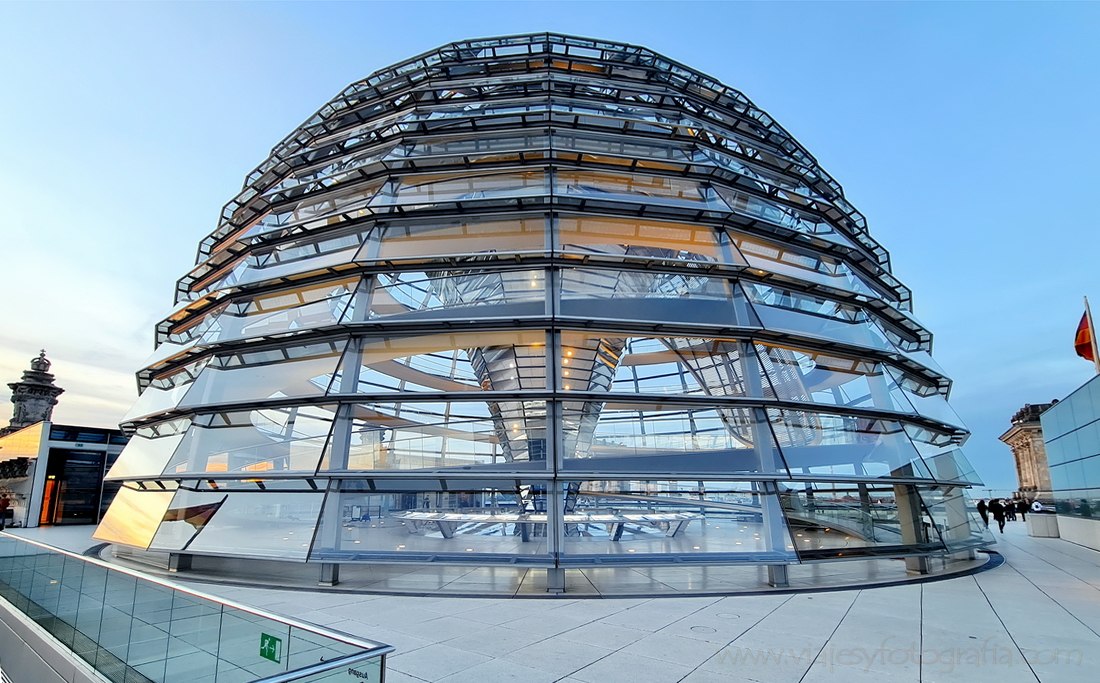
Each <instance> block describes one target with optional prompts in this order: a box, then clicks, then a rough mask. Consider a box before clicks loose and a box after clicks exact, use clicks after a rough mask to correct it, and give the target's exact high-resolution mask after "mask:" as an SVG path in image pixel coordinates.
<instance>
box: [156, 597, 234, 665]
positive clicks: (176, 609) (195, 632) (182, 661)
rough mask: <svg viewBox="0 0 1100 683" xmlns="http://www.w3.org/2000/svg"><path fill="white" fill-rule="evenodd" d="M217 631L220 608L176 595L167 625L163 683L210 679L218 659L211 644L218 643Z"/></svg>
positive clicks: (202, 601) (219, 620)
mask: <svg viewBox="0 0 1100 683" xmlns="http://www.w3.org/2000/svg"><path fill="white" fill-rule="evenodd" d="M220 627H221V606H220V605H217V604H214V603H211V602H208V601H206V600H200V599H196V598H193V597H191V596H189V595H186V594H184V593H180V592H178V591H177V592H175V594H174V595H173V596H172V612H171V621H170V622H169V623H168V633H169V634H170V636H171V640H170V641H169V643H168V661H167V663H166V665H165V671H164V680H165V681H174V680H192V681H202V680H203V677H204V676H209V677H210V678H211V679H212V678H213V676H214V674H215V672H217V668H218V659H217V656H216V654H215V653H216V652H217V650H216V649H214V648H212V647H211V646H210V644H211V643H216V642H218V638H219V630H220ZM211 650H213V652H211Z"/></svg>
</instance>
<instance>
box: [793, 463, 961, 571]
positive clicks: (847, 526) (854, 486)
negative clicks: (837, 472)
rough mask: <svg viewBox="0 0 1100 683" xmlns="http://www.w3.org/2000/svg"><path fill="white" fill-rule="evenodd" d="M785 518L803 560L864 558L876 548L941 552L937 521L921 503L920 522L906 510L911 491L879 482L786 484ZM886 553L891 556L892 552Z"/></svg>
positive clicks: (918, 512) (908, 487) (905, 487)
mask: <svg viewBox="0 0 1100 683" xmlns="http://www.w3.org/2000/svg"><path fill="white" fill-rule="evenodd" d="M780 490H781V493H780V501H781V502H782V505H783V514H784V516H786V518H787V523H788V524H789V525H790V526H791V531H792V532H793V534H794V544H795V548H796V549H797V550H798V554H799V556H800V557H801V558H802V559H804V560H813V559H823V558H839V557H860V556H868V555H874V554H876V549H877V548H884V549H889V548H894V549H895V550H894V551H893V552H896V548H897V547H898V546H913V545H916V546H918V547H922V548H925V549H927V548H928V547H931V548H942V547H943V546H942V544H941V540H940V536H939V534H938V532H936V531H935V527H934V525H933V518H932V517H930V516H929V515H928V513H927V510H925V509H924V508H923V507H922V506H921V505H920V504H919V503H918V504H917V510H916V517H914V516H913V514H912V513H911V512H909V511H908V510H907V509H900V508H904V507H905V506H908V505H911V504H912V502H913V501H911V500H910V497H911V496H913V495H916V494H915V493H914V492H913V487H911V486H905V485H901V486H895V485H890V484H875V483H842V482H828V481H826V482H785V483H784V484H782V485H781V488H780ZM886 552H890V551H889V550H887V551H886Z"/></svg>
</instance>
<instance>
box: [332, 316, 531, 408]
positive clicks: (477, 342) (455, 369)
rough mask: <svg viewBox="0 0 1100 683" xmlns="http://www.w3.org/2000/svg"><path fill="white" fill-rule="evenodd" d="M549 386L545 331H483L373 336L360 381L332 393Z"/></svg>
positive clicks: (339, 383) (341, 384) (337, 383)
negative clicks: (381, 337)
mask: <svg viewBox="0 0 1100 683" xmlns="http://www.w3.org/2000/svg"><path fill="white" fill-rule="evenodd" d="M545 387H546V333H545V332H544V331H542V330H532V331H524V332H484V333H455V334H433V335H425V336H407V337H388V338H386V339H369V340H366V341H365V342H364V343H363V345H362V355H361V364H360V368H359V373H358V380H357V381H356V382H354V383H348V382H347V381H346V380H345V379H344V377H343V375H342V374H339V375H338V376H337V378H336V379H335V380H334V381H333V383H332V390H331V391H332V392H333V393H335V392H339V393H358V394H372V393H378V392H391V391H482V390H483V391H517V390H525V389H543V388H545Z"/></svg>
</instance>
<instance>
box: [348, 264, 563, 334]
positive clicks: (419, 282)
mask: <svg viewBox="0 0 1100 683" xmlns="http://www.w3.org/2000/svg"><path fill="white" fill-rule="evenodd" d="M545 302H546V287H545V272H544V271H542V270H505V271H501V270H492V271H489V270H465V271H432V272H430V273H419V272H400V273H380V274H379V275H377V276H376V282H375V286H374V288H373V291H372V293H371V302H370V310H369V312H368V314H367V315H368V317H369V318H370V319H371V320H376V319H387V320H395V321H401V320H418V319H425V318H431V319H446V318H462V319H469V318H470V317H471V316H473V317H480V318H506V317H532V316H541V315H545V313H546V303H545Z"/></svg>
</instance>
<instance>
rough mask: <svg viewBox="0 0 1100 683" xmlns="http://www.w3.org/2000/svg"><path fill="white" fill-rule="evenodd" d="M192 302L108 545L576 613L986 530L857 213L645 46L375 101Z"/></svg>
mask: <svg viewBox="0 0 1100 683" xmlns="http://www.w3.org/2000/svg"><path fill="white" fill-rule="evenodd" d="M176 302H177V305H176V307H175V309H174V310H173V312H172V313H171V315H169V316H168V317H167V318H166V319H165V320H164V321H163V322H162V323H160V324H159V325H158V327H157V331H156V343H157V347H156V352H155V354H154V355H153V357H152V358H150V359H149V361H147V363H146V366H145V368H144V369H143V370H141V371H140V372H139V374H138V381H139V388H140V389H141V391H142V393H141V397H140V399H139V400H138V402H137V404H136V405H135V406H134V408H133V409H132V410H131V412H130V413H129V414H128V415H127V416H126V418H125V419H124V427H126V428H127V429H129V430H131V431H134V437H133V439H132V440H131V441H130V444H129V446H127V448H126V450H125V451H124V452H123V454H122V456H121V457H120V459H119V461H118V463H117V464H116V465H115V467H114V468H113V469H112V470H111V472H110V474H109V479H111V480H120V481H123V482H125V484H124V486H123V488H122V490H121V491H120V493H119V495H118V497H117V499H116V500H115V502H114V504H113V505H112V506H111V508H110V510H109V512H108V513H107V515H106V517H105V519H104V521H103V523H102V524H101V526H100V528H99V529H98V530H97V534H96V537H97V538H99V539H101V540H105V541H110V542H113V543H117V544H122V545H124V546H131V547H136V548H141V549H149V550H153V551H165V552H169V553H172V554H173V557H186V556H188V555H227V556H236V557H242V556H243V557H253V558H268V559H284V560H297V561H309V562H316V563H320V564H321V569H320V573H321V576H322V579H323V580H324V581H326V582H333V581H335V580H336V579H337V572H338V568H339V565H340V564H344V563H354V562H377V563H403V562H414V563H416V562H420V563H427V562H436V563H474V564H480V565H515V566H520V567H544V568H546V569H547V570H548V572H547V582H548V586H549V587H550V588H551V589H561V588H562V587H563V586H564V575H565V572H564V570H566V569H569V568H584V567H592V566H617V565H622V566H638V565H654V564H666V563H667V564H677V565H681V566H683V565H690V564H729V563H754V564H762V565H767V566H768V567H769V577H770V580H771V581H772V582H773V583H776V584H782V583H783V582H784V580H785V574H786V572H785V567H786V566H787V565H790V564H795V563H801V562H811V561H823V560H832V559H848V558H863V557H876V556H879V557H882V556H885V557H906V558H908V559H907V562H909V563H910V565H911V567H912V568H913V569H915V570H918V571H919V570H920V569H921V567H922V563H923V560H924V558H926V557H927V556H929V555H936V554H948V553H958V552H960V551H970V550H972V549H974V548H976V547H980V546H982V545H984V544H986V543H988V542H990V541H991V540H992V539H991V538H990V537H989V535H988V533H987V532H985V531H984V529H983V528H982V527H981V525H980V524H979V523H976V521H975V518H974V516H973V515H972V514H971V513H970V511H969V509H968V505H967V502H966V498H965V497H964V495H963V491H964V489H965V488H967V487H968V486H970V485H972V484H974V483H978V482H977V479H976V477H975V475H974V472H973V470H972V469H971V468H970V467H969V466H968V465H967V464H966V461H965V459H964V458H963V457H962V455H961V453H960V452H959V450H958V446H959V445H960V444H961V443H962V442H963V441H964V440H965V439H966V437H967V435H968V433H967V431H966V429H965V428H964V427H963V425H962V423H961V422H960V420H959V419H958V417H957V416H956V415H955V413H954V412H953V411H952V410H951V408H950V407H949V406H948V404H947V401H946V396H947V393H948V390H949V387H950V381H949V380H948V378H947V377H945V376H944V374H943V372H942V370H941V369H940V368H939V367H938V366H937V365H936V364H935V363H934V362H933V360H932V358H931V356H930V354H929V352H930V349H931V335H930V334H929V333H928V331H927V330H925V329H924V327H923V326H922V325H921V324H920V323H919V322H918V321H917V320H916V319H914V318H913V316H912V314H911V299H910V292H909V290H908V289H907V288H906V287H905V286H904V285H902V284H901V283H900V282H899V281H898V280H897V279H895V278H894V277H893V276H892V275H891V273H890V261H889V257H888V254H887V252H886V251H885V250H884V249H883V248H882V247H881V246H879V244H878V243H877V242H876V241H875V240H874V239H872V237H871V236H870V234H869V233H868V230H867V226H866V222H865V220H864V218H863V216H861V215H860V214H859V213H858V212H857V211H856V210H855V208H853V207H852V206H851V205H850V204H849V203H848V202H847V200H846V199H845V198H844V195H843V192H842V190H841V188H840V186H839V185H838V184H837V183H836V182H835V181H834V180H833V179H832V178H830V177H829V176H828V175H827V174H826V173H825V172H824V171H823V170H822V169H821V168H820V167H819V166H818V165H817V163H816V162H815V160H814V158H813V157H812V156H811V155H810V154H809V153H808V152H807V151H806V150H805V149H804V148H803V147H802V146H801V145H800V144H799V143H798V142H796V141H795V140H794V139H793V138H792V137H791V136H790V135H789V134H788V133H787V132H786V131H785V130H784V129H783V128H781V127H780V126H779V125H778V124H776V123H775V122H774V121H773V120H772V119H771V118H770V117H769V116H768V115H767V114H766V113H764V112H763V111H761V110H760V109H758V108H757V107H756V106H755V105H754V104H753V103H752V102H750V101H749V100H748V99H747V98H746V97H745V96H744V95H742V94H741V93H739V92H737V91H736V90H733V89H731V88H728V87H726V86H724V85H722V84H721V83H718V82H717V81H715V80H713V79H711V78H709V77H707V76H705V75H703V74H700V73H698V72H696V71H694V70H692V69H690V68H688V67H685V66H683V65H680V64H677V63H676V62H673V61H671V60H668V59H666V58H664V57H662V56H660V55H657V54H655V53H653V52H651V51H649V50H646V49H644V48H639V47H635V46H630V45H622V44H614V43H607V42H602V41H595V40H588V39H581V38H574V37H568V36H561V35H553V34H543V33H540V34H533V35H523V36H514V37H504V38H492V39H485V40H472V41H466V42H459V43H454V44H450V45H447V46H444V47H442V48H439V49H437V50H434V51H432V52H429V53H426V54H424V55H421V56H419V57H416V58H413V59H411V60H408V61H406V62H403V63H400V64H398V65H396V66H393V67H390V68H387V69H384V70H382V71H379V72H377V73H375V74H373V75H371V76H370V77H368V78H366V79H365V80H362V81H360V82H357V83H354V84H353V85H351V86H349V87H348V88H347V89H345V90H344V91H343V92H342V93H340V95H339V96H337V97H336V98H335V99H333V100H332V101H331V102H329V103H328V104H326V105H325V106H324V107H322V108H321V110H320V111H318V112H317V113H316V114H315V115H313V116H312V117H310V118H309V120H307V121H306V122H305V123H304V124H302V125H301V126H300V127H299V128H297V129H296V130H295V131H294V132H293V133H291V135H290V136H289V137H287V138H286V139H285V140H283V141H282V142H281V143H279V144H278V145H277V146H276V147H275V148H274V150H273V151H272V153H271V156H270V157H269V158H268V159H267V160H266V161H265V162H264V163H263V164H261V165H260V166H259V168H257V169H256V170H255V171H253V172H252V173H250V174H249V175H248V177H247V178H246V180H245V183H244V187H243V189H242V190H241V192H240V194H238V195H237V196H236V197H235V198H234V199H233V200H232V201H230V202H229V204H228V205H227V206H226V207H225V209H224V211H223V213H222V217H221V220H220V222H219V224H218V227H217V229H216V230H215V231H214V232H213V233H211V234H210V235H209V236H208V237H206V238H205V239H204V240H203V241H202V243H201V245H200V247H199V253H198V259H197V265H196V266H195V268H194V269H193V270H191V272H189V273H187V274H186V275H185V276H184V277H183V278H182V279H181V280H179V282H178V286H177V289H176Z"/></svg>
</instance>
